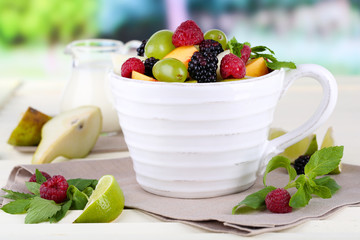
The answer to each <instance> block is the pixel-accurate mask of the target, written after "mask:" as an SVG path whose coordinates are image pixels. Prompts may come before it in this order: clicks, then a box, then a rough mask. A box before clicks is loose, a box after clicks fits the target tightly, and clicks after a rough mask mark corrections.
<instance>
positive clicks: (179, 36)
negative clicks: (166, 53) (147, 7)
mask: <svg viewBox="0 0 360 240" xmlns="http://www.w3.org/2000/svg"><path fill="white" fill-rule="evenodd" d="M203 40H204V34H203V33H202V31H201V29H200V28H199V26H198V25H197V24H196V23H195V22H194V21H193V20H187V21H185V22H182V23H181V24H180V25H179V26H178V27H177V28H176V30H175V32H174V35H173V36H172V43H173V44H174V46H175V47H181V46H190V45H197V44H200V43H201V42H202V41H203Z"/></svg>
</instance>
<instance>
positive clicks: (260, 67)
mask: <svg viewBox="0 0 360 240" xmlns="http://www.w3.org/2000/svg"><path fill="white" fill-rule="evenodd" d="M268 73H269V69H268V67H267V66H266V61H265V59H264V58H263V57H259V58H256V59H251V60H249V61H248V63H247V64H246V75H247V76H250V77H260V76H262V75H265V74H268Z"/></svg>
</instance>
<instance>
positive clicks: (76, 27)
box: [0, 0, 360, 80]
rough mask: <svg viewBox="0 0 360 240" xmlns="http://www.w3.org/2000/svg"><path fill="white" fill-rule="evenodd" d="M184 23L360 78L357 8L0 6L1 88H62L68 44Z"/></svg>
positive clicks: (158, 2) (78, 1)
mask: <svg viewBox="0 0 360 240" xmlns="http://www.w3.org/2000/svg"><path fill="white" fill-rule="evenodd" d="M186 19H193V20H195V21H196V22H197V23H198V25H199V26H200V27H201V28H202V30H203V31H204V32H205V31H206V30H208V29H211V28H219V29H222V30H223V31H224V32H225V33H226V34H227V35H228V37H229V38H230V37H232V36H235V37H236V38H237V39H238V40H239V41H243V42H244V41H248V42H250V43H251V44H252V45H266V46H268V47H270V48H272V49H273V50H274V51H275V53H276V55H277V56H278V58H279V59H281V60H291V61H294V62H296V63H316V64H320V65H323V66H324V67H327V68H328V69H329V70H330V71H331V72H332V73H333V74H335V75H360V68H359V63H360V57H359V56H360V27H359V26H360V1H359V0H302V1H295V0H278V1H275V0H205V1H204V0H192V1H191V0H187V1H186V0H45V1H44V0H0V80H2V79H14V78H16V79H22V80H38V79H58V80H64V79H66V78H68V77H69V75H70V72H71V56H67V55H64V53H63V50H64V49H65V47H66V45H67V44H68V43H70V42H71V41H74V40H77V39H86V38H110V39H117V40H121V41H124V42H126V41H129V40H132V39H137V40H142V39H147V38H149V37H150V36H151V34H152V33H153V32H155V31H157V30H160V29H164V28H168V29H171V30H174V29H175V28H176V26H177V25H178V24H180V23H181V22H182V21H184V20H186Z"/></svg>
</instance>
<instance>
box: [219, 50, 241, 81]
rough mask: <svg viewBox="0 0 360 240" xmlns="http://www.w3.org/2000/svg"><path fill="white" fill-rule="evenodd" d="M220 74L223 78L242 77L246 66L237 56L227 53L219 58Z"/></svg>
mask: <svg viewBox="0 0 360 240" xmlns="http://www.w3.org/2000/svg"><path fill="white" fill-rule="evenodd" d="M220 74H221V77H222V78H223V79H227V78H243V77H245V74H246V67H245V64H244V62H243V60H241V59H240V58H239V57H238V56H236V55H234V54H232V53H229V54H226V55H225V56H224V57H223V59H222V60H221V64H220Z"/></svg>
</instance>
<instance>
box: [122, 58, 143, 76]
mask: <svg viewBox="0 0 360 240" xmlns="http://www.w3.org/2000/svg"><path fill="white" fill-rule="evenodd" d="M132 71H137V72H139V73H142V74H143V73H144V72H145V66H144V63H143V62H142V61H141V60H140V59H138V58H136V57H132V58H129V59H128V60H126V61H125V62H124V63H123V65H122V66H121V76H123V77H126V78H131V72H132Z"/></svg>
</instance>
